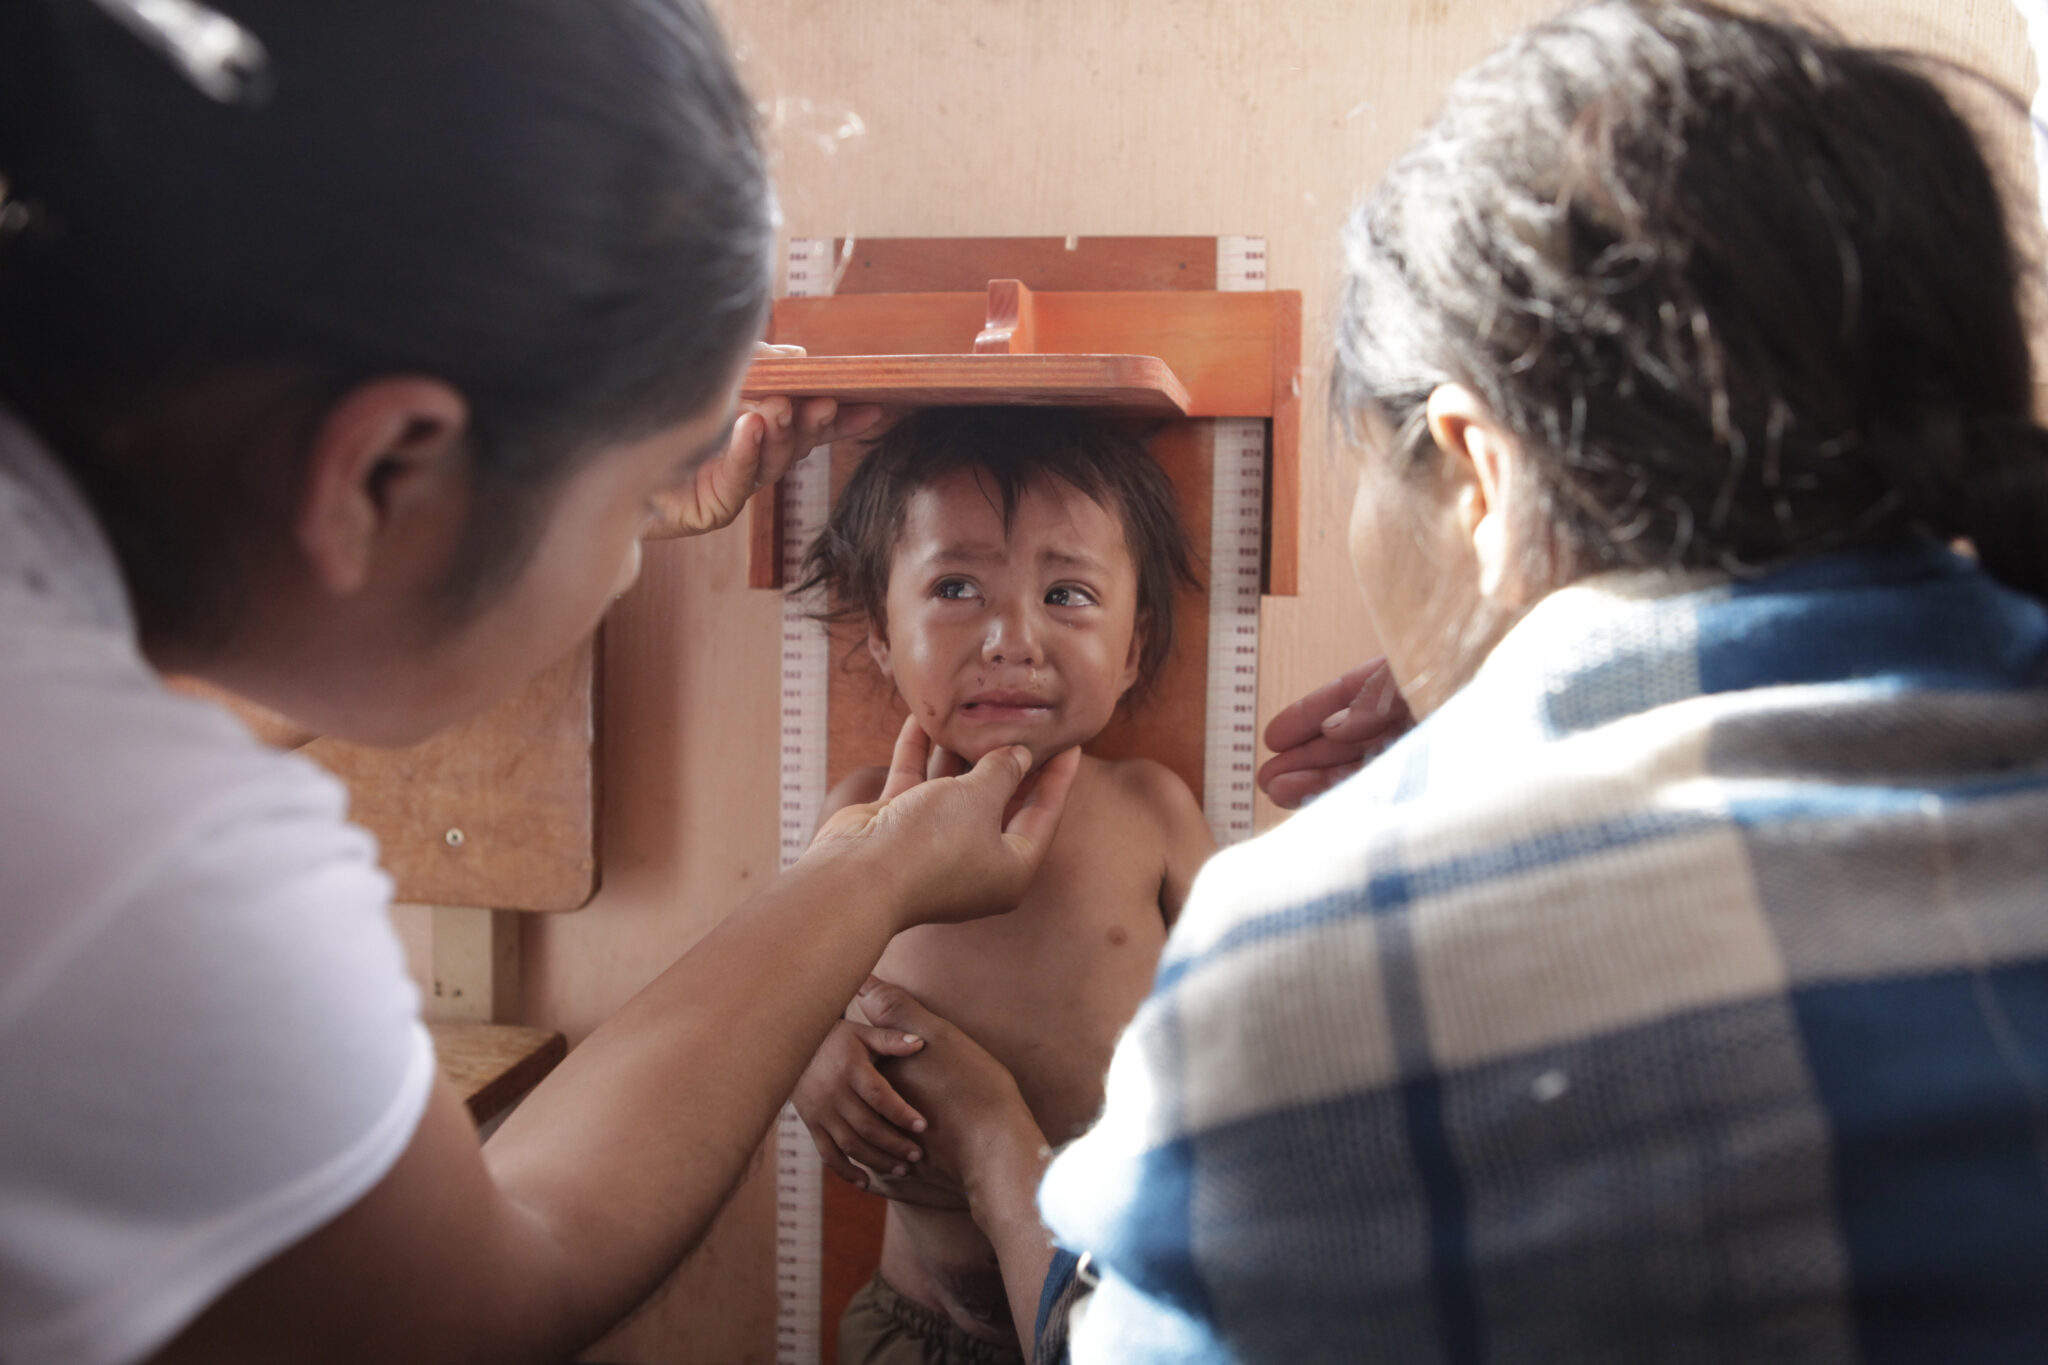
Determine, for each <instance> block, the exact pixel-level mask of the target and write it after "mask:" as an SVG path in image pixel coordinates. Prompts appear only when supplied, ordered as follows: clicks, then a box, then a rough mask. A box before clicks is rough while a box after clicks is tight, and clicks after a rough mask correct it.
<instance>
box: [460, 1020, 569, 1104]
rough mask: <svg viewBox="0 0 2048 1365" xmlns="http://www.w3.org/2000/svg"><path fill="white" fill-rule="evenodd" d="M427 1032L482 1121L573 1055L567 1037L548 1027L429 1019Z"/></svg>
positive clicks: (515, 1099) (464, 1095) (523, 1094)
mask: <svg viewBox="0 0 2048 1365" xmlns="http://www.w3.org/2000/svg"><path fill="white" fill-rule="evenodd" d="M427 1032H428V1033H430V1034H432V1035H433V1036H434V1055H435V1057H436V1058H437V1059H438V1060H439V1061H440V1064H441V1074H442V1075H443V1076H446V1077H447V1078H448V1083H449V1084H450V1085H452V1086H454V1087H455V1093H456V1094H458V1095H460V1096H462V1100H463V1103H465V1104H467V1105H468V1106H469V1116H470V1118H471V1119H472V1120H474V1121H475V1122H476V1123H477V1125H478V1126H479V1127H481V1126H482V1125H483V1124H486V1123H489V1122H490V1121H491V1120H492V1119H494V1118H496V1117H498V1116H499V1115H500V1114H502V1113H504V1112H505V1111H506V1110H508V1109H510V1108H511V1107H512V1106H513V1105H515V1104H517V1103H518V1102H519V1101H520V1100H521V1099H523V1098H525V1096H526V1092H527V1091H529V1090H531V1089H533V1088H534V1087H535V1086H536V1085H539V1084H540V1083H541V1079H542V1078H543V1077H545V1076H546V1075H547V1074H548V1073H549V1072H550V1071H553V1070H554V1069H555V1067H556V1065H557V1064H559V1063H560V1062H561V1060H562V1059H563V1058H564V1057H566V1056H568V1055H569V1043H568V1040H567V1039H565V1038H564V1037H562V1035H561V1034H559V1033H550V1032H549V1031H547V1030H546V1029H537V1028H520V1027H518V1026H517V1025H514V1024H438V1023H430V1024H428V1025H427Z"/></svg>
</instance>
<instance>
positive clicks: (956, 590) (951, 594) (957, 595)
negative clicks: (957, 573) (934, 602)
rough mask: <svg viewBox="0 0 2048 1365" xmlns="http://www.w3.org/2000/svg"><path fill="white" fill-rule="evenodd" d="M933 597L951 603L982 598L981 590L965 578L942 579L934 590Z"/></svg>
mask: <svg viewBox="0 0 2048 1365" xmlns="http://www.w3.org/2000/svg"><path fill="white" fill-rule="evenodd" d="M932 596H934V597H939V598H944V599H945V600H946V601H949V602H959V601H965V600H967V599H969V598H974V597H979V596H981V589H979V588H977V587H975V586H974V584H973V583H971V582H969V581H968V580H967V579H964V578H942V579H940V580H939V582H938V586H937V587H934V588H933V589H932Z"/></svg>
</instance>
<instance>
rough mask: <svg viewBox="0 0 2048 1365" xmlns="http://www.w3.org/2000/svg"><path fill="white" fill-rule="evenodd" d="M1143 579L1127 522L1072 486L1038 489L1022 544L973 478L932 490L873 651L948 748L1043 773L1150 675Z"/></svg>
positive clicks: (908, 541)
mask: <svg viewBox="0 0 2048 1365" xmlns="http://www.w3.org/2000/svg"><path fill="white" fill-rule="evenodd" d="M1137 602H1138V573H1137V569H1136V567H1135V566H1134V565H1133V564H1132V563H1131V553H1130V549H1129V548H1128V546H1126V545H1125V543H1124V531H1123V524H1122V522H1121V521H1120V520H1119V518H1118V517H1117V514H1116V513H1114V512H1112V511H1110V510H1109V509H1107V508H1105V507H1103V506H1101V505H1100V504H1099V503H1097V502H1095V501H1094V500H1093V499H1091V498H1089V497H1088V496H1087V495H1086V494H1084V493H1082V492H1080V491H1079V490H1077V489H1075V488H1074V487H1072V486H1071V485H1069V484H1065V483H1060V482H1057V481H1052V480H1047V481H1043V482H1040V483H1034V484H1032V485H1031V486H1030V487H1028V488H1026V489H1025V491H1024V493H1023V496H1022V497H1021V498H1019V499H1018V502H1017V513H1016V516H1015V517H1014V518H1012V520H1011V524H1010V528H1009V532H1008V534H1007V535H1006V534H1005V533H1004V530H1003V516H1002V511H1001V509H1000V507H998V506H997V505H996V504H995V502H993V501H992V500H991V497H990V495H989V494H988V493H985V492H983V491H982V488H981V485H980V484H979V483H978V482H977V481H976V479H975V476H974V475H973V474H972V473H971V472H969V471H965V470H963V471H960V472H958V473H954V474H949V475H947V476H945V477H944V478H941V479H939V480H937V481H936V482H934V483H932V484H930V485H928V486H926V487H924V488H922V489H919V490H918V492H917V493H916V494H915V495H914V496H912V498H911V499H910V503H909V505H908V506H907V507H906V509H905V512H904V519H903V534H902V535H901V537H899V538H898V540H897V542H896V552H895V556H894V558H893V559H892V560H891V561H890V567H889V596H888V611H889V616H888V622H887V630H886V632H885V631H884V630H883V629H881V628H880V627H877V628H875V629H872V630H870V632H869V635H868V648H869V650H870V651H872V652H873V654H874V658H875V662H876V663H877V664H879V665H880V666H881V668H882V671H883V672H885V673H887V674H889V675H890V676H891V677H892V678H894V679H895V682H896V690H897V691H898V692H899V693H900V694H901V695H902V697H903V700H904V703H905V704H906V705H908V706H909V707H910V709H911V711H912V712H913V713H914V714H915V715H916V716H917V718H918V721H919V722H920V723H921V724H922V725H923V726H924V728H925V730H926V732H927V733H928V734H930V735H931V736H932V738H933V739H934V740H935V741H937V743H938V744H939V745H940V746H942V747H943V748H946V749H950V750H951V751H953V752H954V753H956V754H958V755H959V756H960V757H962V758H964V759H966V760H967V761H968V762H970V763H972V762H974V761H976V760H977V759H979V758H980V757H981V756H982V755H983V754H985V753H988V752H989V751H990V750H992V749H997V748H1000V747H1001V746H1003V745H1005V744H1023V745H1027V746H1029V747H1030V749H1031V753H1032V757H1033V758H1034V759H1035V760H1037V761H1040V762H1043V761H1044V760H1045V759H1047V758H1049V757H1051V756H1052V755H1053V754H1056V753H1058V752H1060V751H1061V750H1063V749H1068V748H1071V747H1073V746H1074V745H1076V744H1082V743H1085V742H1086V741H1088V740H1090V739H1093V738H1094V737H1095V736H1096V735H1097V734H1098V733H1100V732H1101V730H1102V728H1103V727H1104V726H1105V725H1107V724H1108V723H1109V720H1110V717H1111V715H1112V714H1114V713H1115V711H1116V704H1117V701H1118V699H1119V698H1121V697H1122V696H1123V694H1124V692H1125V691H1126V690H1127V689H1129V687H1130V686H1131V684H1132V683H1133V682H1135V681H1136V680H1137V677H1138V655H1139V651H1140V648H1141V646H1142V641H1141V640H1140V638H1139V636H1138V632H1137Z"/></svg>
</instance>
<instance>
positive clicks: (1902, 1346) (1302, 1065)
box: [1041, 548, 2048, 1365]
mask: <svg viewBox="0 0 2048 1365" xmlns="http://www.w3.org/2000/svg"><path fill="white" fill-rule="evenodd" d="M1660 591H1661V594H1662V595H1659V593H1660ZM2044 676H2048V613H2044V611H2043V608H2042V607H2041V605H2040V604H2038V603H2036V602H2034V601H2033V600H2031V599H2029V598H2026V597H2023V596H2020V595H2017V594H2014V593H2011V592H2008V591H2006V590H2004V589H2002V588H2001V587H1999V586H1998V585H1997V584H1996V583H1994V582H1993V581H1992V580H1991V579H1989V578H1988V577H1987V576H1985V575H1983V574H1982V573H1980V572H1978V571H1977V570H1975V569H1974V568H1973V567H1972V566H1971V565H1970V564H1968V563H1967V562H1966V561H1964V560H1962V559H1959V558H1957V557H1955V556H1953V555H1951V554H1949V553H1948V552H1947V551H1945V550H1940V549H1933V548H1929V549H1925V550H1918V551H1906V552H1897V553H1889V554H1866V555H1849V556H1840V557H1835V558H1828V559H1820V560H1814V561H1809V562H1806V563H1803V564H1799V565H1796V566H1794V567H1791V568H1789V569H1786V570H1783V571H1781V572H1778V573H1776V574H1773V575H1771V576H1769V577H1767V578H1764V579H1762V580H1760V581H1755V582H1748V583H1740V584H1732V585H1731V584H1718V585H1716V586H1712V587H1708V588H1704V589H1697V590H1694V591H1678V592H1674V591H1673V590H1672V587H1671V585H1670V584H1669V583H1668V582H1666V583H1664V584H1663V585H1662V587H1661V589H1660V588H1659V587H1657V586H1656V585H1655V584H1651V583H1646V582H1645V580H1643V579H1641V578H1625V577H1608V578H1603V579H1596V580H1593V581H1591V582H1588V583H1584V584H1581V585H1578V586H1575V587H1572V588H1568V589H1566V590H1564V591H1561V592H1558V593H1556V594H1554V595H1553V596H1551V597H1549V598H1547V599H1545V600H1544V601H1543V602H1542V603H1541V604H1540V605H1539V606H1538V607H1537V608H1536V609H1535V610H1534V611H1533V612H1531V613H1530V614H1529V616H1528V617H1527V618H1525V619H1524V620H1523V622H1522V623H1521V624H1520V625H1518V626H1517V627H1516V628H1515V629H1514V630H1513V631H1512V632H1510V633H1509V635H1508V636H1507V638H1506V639H1505V640H1504V641H1503V642H1502V643H1501V644H1500V646H1499V647H1498V648H1497V649H1496V650H1495V651H1494V653H1493V655H1492V656H1491V657H1490V658H1489V659H1488V661H1487V662H1486V664H1485V665H1484V666H1483V667H1482V668H1481V669H1480V671H1479V672H1478V674H1477V675H1476V676H1475V677H1474V678H1473V680H1472V682H1471V683H1470V684H1469V685H1467V686H1466V687H1465V688H1464V689H1463V690H1462V691H1460V692H1459V693H1458V694H1457V695H1456V696H1454V697H1453V698H1452V699H1451V700H1450V701H1449V702H1448V703H1447V704H1446V705H1445V706H1444V707H1443V708H1442V709H1441V710H1439V711H1438V712H1437V713H1436V714H1435V715H1433V716H1432V717H1430V719H1429V720H1428V721H1426V722H1425V723H1423V724H1422V725H1420V726H1418V727H1417V728H1416V729H1415V730H1414V731H1413V732H1412V733H1411V734H1410V735H1408V736H1407V737H1406V738H1405V739H1404V740H1402V741H1401V743H1399V744H1398V745H1396V746H1395V747H1394V748H1392V749H1390V750H1389V751H1388V752H1387V753H1386V754H1385V755H1384V756H1383V757H1382V758H1381V759H1380V760H1379V761H1377V762H1376V763H1374V764H1372V765H1371V766H1370V767H1369V768H1368V769H1367V770H1366V771H1365V772H1363V773H1361V774H1360V775H1359V776H1358V777H1356V778H1354V779H1352V780H1351V781H1350V782H1348V783H1346V784H1345V785H1344V786H1342V787H1341V788H1339V789H1337V790H1336V791H1334V792H1332V793H1331V794H1330V795H1329V796H1327V797H1325V798H1324V799H1323V800H1321V801H1319V802H1317V803H1316V804H1315V805H1314V806H1312V807H1310V808H1309V809H1308V810H1305V811H1303V812H1302V813H1300V814H1299V815H1296V816H1295V817H1294V818H1293V819H1291V820H1289V821H1288V822H1287V823H1286V824H1284V825H1282V826H1281V827H1280V828H1279V829H1277V830H1275V831H1273V832H1272V833H1270V834H1268V835H1266V836H1265V837H1263V838H1260V839H1257V840H1255V841H1253V842H1251V843H1249V844H1245V845H1242V846H1240V847H1238V848H1236V849H1233V850H1230V851H1228V852H1225V853H1223V854H1220V855H1218V856H1217V858H1216V859H1215V860H1214V861H1213V862H1212V863H1211V864H1210V865H1209V867H1208V868H1207V869H1206V870H1205V871H1204V872H1203V874H1202V876H1201V879H1200V881H1199V882H1198V883H1197V885H1196V887H1195V890H1194V894H1193V896H1192V897H1191V898H1190V900H1189V901H1188V904H1187V907H1186V909H1185V911H1184V912H1183V914H1182V916H1181V919H1180V923H1179V924H1178V925H1177V926H1176V928H1175V929H1174V932H1173V935H1172V938H1171V940H1170V942H1169V943H1168V945H1167V950H1166V955H1165V957H1164V959H1163V960H1162V962H1161V964H1160V969H1159V978H1158V983H1157V986H1156V989H1155V990H1154V992H1153V994H1152V996H1151V998H1150V999H1149V1000H1147V1001H1146V1003H1145V1005H1144V1006H1143V1008H1142V1009H1141V1010H1140V1011H1139V1012H1138V1015H1137V1017H1136V1019H1135V1020H1134V1021H1133V1022H1132V1025H1131V1027H1130V1030H1129V1031H1128V1033H1127V1034H1126V1035H1125V1036H1124V1038H1123V1040H1122V1042H1121V1044H1120V1045H1119V1046H1118V1048H1117V1051H1116V1056H1115V1060H1114V1062H1113V1063H1112V1064H1111V1068H1110V1075H1109V1085H1108V1100H1107V1104H1106V1107H1105V1111H1104V1114H1103V1117H1102V1120H1101V1122H1100V1123H1099V1124H1098V1125H1097V1126H1096V1127H1095V1129H1094V1130H1093V1131H1092V1132H1090V1133H1089V1134H1088V1135H1087V1136H1085V1137H1083V1138H1082V1139H1080V1140H1079V1141H1078V1142H1076V1143H1074V1144H1073V1146H1072V1147H1070V1148H1068V1149H1067V1151H1066V1152H1065V1153H1064V1154H1062V1155H1061V1156H1060V1157H1059V1159H1058V1160H1057V1161H1055V1162H1054V1164H1053V1166H1052V1169H1051V1171H1050V1172H1049V1174H1048V1176H1047V1178H1046V1181H1045V1185H1044V1188H1043V1191H1042V1195H1041V1200H1042V1206H1043V1209H1044V1212H1045V1216H1046V1220H1047V1223H1048V1225H1049V1226H1050V1227H1051V1228H1052V1230H1053V1232H1054V1234H1055V1236H1056V1237H1057V1238H1058V1240H1059V1242H1060V1243H1061V1244H1062V1245H1063V1246H1065V1247H1069V1248H1073V1249H1074V1250H1077V1251H1080V1250H1085V1251H1087V1252H1088V1253H1090V1254H1091V1256H1092V1259H1093V1261H1094V1263H1095V1265H1096V1266H1097V1267H1098V1268H1099V1270H1100V1272H1101V1283H1100V1286H1099V1288H1097V1290H1096V1291H1095V1292H1094V1294H1093V1295H1092V1297H1091V1298H1090V1300H1089V1301H1088V1303H1087V1306H1086V1307H1085V1310H1084V1311H1082V1312H1080V1313H1079V1314H1078V1315H1077V1318H1076V1320H1075V1322H1074V1323H1073V1326H1072V1334H1071V1337H1070V1339H1069V1340H1070V1344H1071V1350H1072V1358H1073V1359H1074V1360H1075V1361H1078V1362H1096V1361H1101V1362H1116V1365H1138V1363H1140V1362H1149V1361H1164V1360H1190V1361H1221V1360H1248V1361H1285V1362H1290V1365H1296V1363H1303V1362H1311V1361H1343V1362H1347V1363H1348V1362H1371V1361H1399V1362H1404V1365H1405V1363H1408V1362H1418V1363H1422V1365H1428V1363H1430V1362H1452V1363H1454V1365H1463V1362H1476V1361H1489V1362H1491V1361H1531V1362H1558V1363H1559V1365H1596V1363H1597V1362H1632V1363H1633V1362H1645V1361H1670V1362H1678V1361H1684V1362H1693V1361H1701V1362H1706V1361H1715V1362H1719V1361H1733V1362H1743V1363H1744V1365H1759V1363H1760V1362H1770V1361H1799V1362H1820V1361H1838V1360H1839V1361H1873V1362H1875V1361H1884V1362H1894V1361H1896V1362H1919V1361H1926V1362H1934V1361H1943V1362H1950V1361H1964V1362H1982V1361H2021V1360H2025V1361H2048V690H2044V687H2043V683H2044ZM1058 1273H1059V1272H1057V1271H1056V1276H1057V1275H1058ZM1058 1287H1059V1286H1058V1284H1057V1282H1055V1283H1054V1284H1053V1285H1051V1286H1049V1291H1050V1290H1056V1289H1057V1288H1058ZM1052 1297H1053V1295H1052V1293H1051V1292H1049V1293H1048V1300H1049V1301H1050V1300H1051V1299H1052ZM1059 1336H1060V1332H1059V1329H1058V1327H1057V1324H1055V1326H1054V1328H1053V1330H1052V1332H1051V1334H1050V1340H1049V1341H1048V1343H1047V1344H1048V1346H1049V1347H1051V1348H1053V1349H1054V1350H1057V1348H1058V1345H1059Z"/></svg>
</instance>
